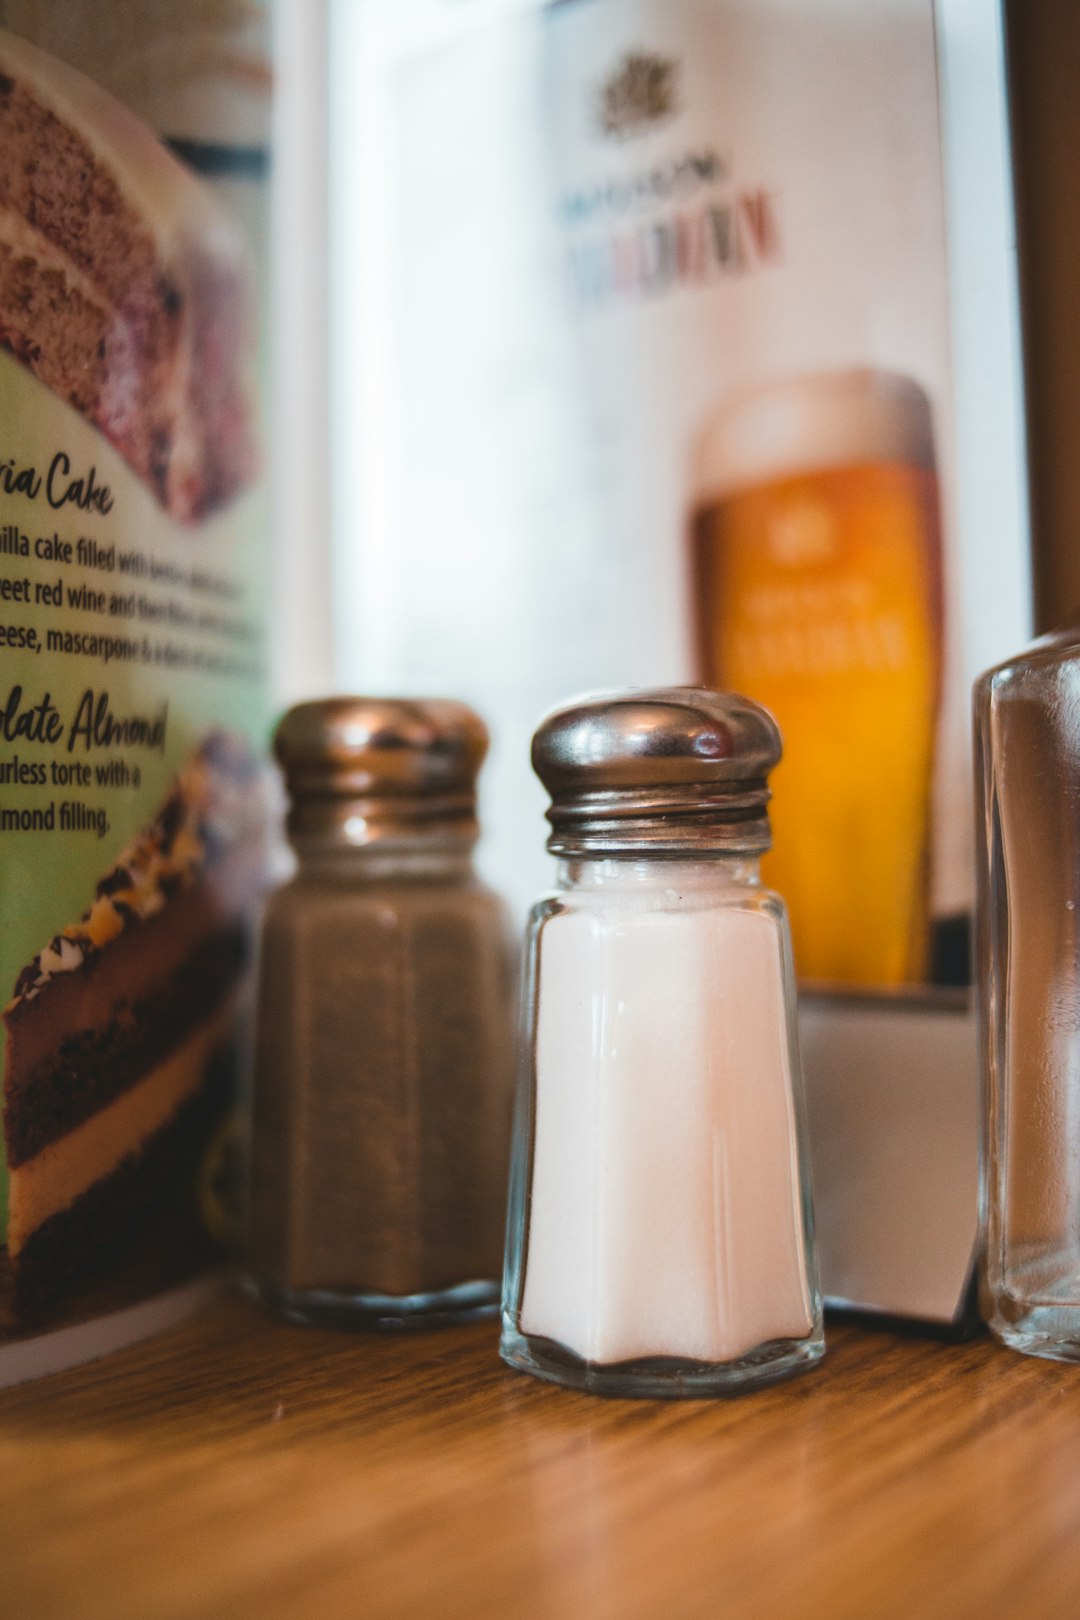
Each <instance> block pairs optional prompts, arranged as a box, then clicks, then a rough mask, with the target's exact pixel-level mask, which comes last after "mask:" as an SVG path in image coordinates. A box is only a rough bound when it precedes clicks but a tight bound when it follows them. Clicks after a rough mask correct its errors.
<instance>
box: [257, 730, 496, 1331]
mask: <svg viewBox="0 0 1080 1620" xmlns="http://www.w3.org/2000/svg"><path fill="white" fill-rule="evenodd" d="M348 701H349V700H338V703H337V707H336V710H334V711H333V712H332V713H331V714H330V715H329V717H327V716H325V715H324V716H322V717H317V716H312V715H311V714H310V712H309V713H308V714H306V715H305V716H303V717H302V719H301V721H300V722H295V721H294V722H293V724H292V726H291V727H290V724H289V718H288V717H287V718H286V722H284V723H283V726H282V728H280V729H279V734H278V754H279V757H280V758H282V760H283V763H284V764H285V767H286V772H287V775H288V778H289V785H290V791H291V793H292V795H293V810H292V814H291V817H290V837H291V839H292V843H293V846H294V848H295V850H296V854H297V857H298V868H297V871H296V875H295V876H294V877H293V879H292V881H291V882H289V883H287V884H286V885H285V886H284V887H283V888H281V889H279V890H278V891H277V892H276V893H275V894H274V895H273V896H272V897H271V899H270V902H269V905H268V908H267V913H266V917H265V920H264V924H263V930H262V938H261V944H260V960H259V996H258V1017H257V1028H256V1043H255V1086H254V1098H253V1107H252V1128H251V1150H250V1199H249V1218H248V1238H247V1263H248V1280H249V1286H250V1288H251V1289H252V1291H254V1292H255V1293H256V1294H257V1295H258V1296H259V1297H260V1298H261V1299H262V1300H263V1301H264V1302H266V1303H267V1304H269V1305H270V1306H271V1307H273V1308H274V1309H276V1310H278V1311H280V1312H282V1313H283V1314H285V1315H288V1316H291V1317H294V1318H301V1319H304V1320H318V1321H325V1322H332V1323H339V1324H342V1325H348V1324H350V1323H357V1324H360V1325H387V1326H401V1325H406V1324H408V1323H410V1322H414V1323H424V1322H428V1323H430V1322H433V1321H439V1322H443V1321H450V1320H462V1319H465V1318H468V1317H470V1316H473V1315H477V1314H486V1315H490V1314H492V1312H493V1311H494V1310H495V1309H496V1308H497V1302H498V1281H497V1279H498V1277H499V1274H500V1271H501V1263H502V1239H503V1226H504V1215H505V1207H506V1177H507V1170H508V1162H509V1134H510V1111H511V1075H512V1068H513V1058H512V1032H511V1024H512V1016H511V991H510V977H511V976H510V970H509V963H510V952H509V945H508V935H507V927H506V919H505V915H504V911H503V907H502V904H501V902H500V900H499V899H498V897H497V896H496V895H495V894H493V893H492V892H491V891H490V890H489V889H487V888H486V887H485V886H484V885H483V884H482V883H481V882H480V881H479V879H478V877H477V875H476V873H475V871H474V868H473V862H472V845H473V843H474V841H475V837H476V823H475V815H474V810H475V807H474V801H473V797H472V795H473V789H474V778H475V773H476V769H477V768H478V765H479V760H480V757H482V754H483V749H484V746H485V745H486V739H485V738H484V733H483V728H482V727H481V726H480V723H479V721H478V720H477V719H476V717H475V716H473V715H471V714H470V712H469V711H468V710H464V709H463V708H462V706H460V705H456V704H454V705H451V704H438V705H436V704H433V703H426V704H404V703H389V702H387V701H382V702H380V703H378V704H373V703H372V702H371V701H370V700H369V701H368V702H366V703H364V704H361V703H360V701H359V700H352V703H351V707H349V708H346V707H345V705H346V703H347V702H348ZM327 707H328V706H326V705H304V706H303V708H304V710H307V711H311V710H312V709H323V710H325V709H327ZM296 713H297V711H293V714H294V715H295V714H296ZM417 716H419V720H418V718H417ZM320 728H321V732H322V740H321V742H319V741H318V740H317V741H316V742H315V743H312V742H311V741H310V737H311V733H312V731H315V732H316V733H318V732H319V730H320ZM298 731H300V732H301V738H300V742H299V744H298V742H297V732H298ZM331 733H333V734H334V735H333V736H332V737H331V735H330V734H331ZM346 733H347V734H348V737H347V739H346ZM320 746H321V747H322V748H323V750H324V753H325V754H326V755H327V756H328V758H329V756H330V754H331V751H332V748H334V747H336V748H337V750H338V759H337V760H336V761H334V760H333V759H330V760H329V763H328V764H327V765H326V766H325V768H323V769H321V770H320V769H318V768H316V769H315V770H314V772H312V769H311V763H310V755H311V753H313V752H315V750H316V749H317V748H318V747H320ZM305 750H306V753H305ZM298 756H299V757H298ZM305 772H306V775H305ZM448 773H449V774H448ZM455 773H456V778H457V779H456V780H452V779H451V778H452V777H453V776H454V774H455ZM312 775H314V777H315V780H314V782H313V781H312V780H311V776H312ZM335 787H336V788H337V789H338V791H337V792H335V791H333V790H334V788H335Z"/></svg>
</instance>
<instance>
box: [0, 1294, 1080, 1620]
mask: <svg viewBox="0 0 1080 1620" xmlns="http://www.w3.org/2000/svg"><path fill="white" fill-rule="evenodd" d="M489 1615H491V1616H495V1615H499V1616H504V1615H505V1616H513V1617H520V1620H540V1617H543V1620H548V1617H555V1616H558V1617H560V1620H562V1617H567V1620H571V1617H573V1620H577V1617H579V1616H589V1617H593V1616H596V1617H600V1620H607V1617H615V1616H617V1617H619V1620H638V1617H641V1620H646V1617H647V1620H683V1617H698V1616H700V1617H702V1620H717V1617H723V1620H741V1617H743V1616H763V1617H768V1620H783V1617H785V1616H800V1617H805V1616H819V1615H820V1616H829V1617H830V1620H837V1617H839V1620H843V1617H847V1616H852V1617H855V1616H858V1617H859V1620H887V1617H891V1616H897V1617H901V1616H902V1617H903V1620H920V1617H923V1616H950V1617H952V1616H966V1615H972V1616H975V1615H979V1616H984V1617H985V1616H987V1615H1001V1616H1008V1617H1009V1620H1015V1617H1024V1616H1042V1615H1046V1616H1050V1615H1053V1616H1059V1617H1070V1616H1073V1615H1080V1367H1075V1368H1074V1367H1065V1366H1056V1365H1052V1364H1050V1363H1040V1362H1036V1361H1033V1360H1030V1359H1027V1358H1025V1357H1021V1356H1017V1355H1012V1354H1009V1353H1007V1352H1006V1351H1004V1350H1000V1349H998V1348H996V1347H995V1346H994V1345H993V1344H992V1343H991V1342H990V1341H989V1340H987V1339H981V1340H978V1341H976V1342H974V1343H972V1344H968V1345H962V1346H957V1345H945V1344H938V1343H934V1342H931V1341H927V1340H919V1339H910V1338H901V1337H897V1336H893V1335H890V1334H886V1333H879V1332H869V1331H866V1330H864V1329H862V1328H856V1327H852V1326H843V1327H833V1329H832V1330H831V1333H830V1339H829V1353H828V1355H827V1356H826V1359H825V1362H824V1364H823V1366H822V1367H821V1368H820V1369H819V1370H818V1371H816V1372H814V1373H811V1374H809V1375H807V1376H806V1377H804V1378H801V1379H798V1380H796V1381H794V1382H792V1383H789V1384H786V1385H778V1386H776V1387H774V1388H772V1389H769V1390H765V1391H763V1392H761V1393H759V1394H757V1395H751V1396H744V1397H742V1398H739V1399H736V1400H732V1401H714V1402H706V1401H694V1402H669V1403H659V1402H636V1401H635V1402H630V1401H625V1402H623V1401H620V1402H610V1401H602V1400H596V1399H590V1398H589V1397H587V1396H582V1395H575V1394H571V1393H569V1392H566V1391H563V1390H558V1389H552V1388H550V1387H548V1386H546V1385H542V1384H539V1383H537V1382H535V1381H533V1380H532V1379H528V1378H524V1377H522V1376H520V1375H519V1374H514V1373H511V1372H509V1371H508V1370H506V1369H505V1368H503V1367H502V1366H501V1364H500V1363H499V1361H498V1360H497V1359H496V1355H495V1333H494V1327H493V1326H492V1325H486V1326H483V1327H474V1328H460V1329H454V1330H451V1331H446V1332H442V1333H430V1334H426V1335H423V1336H421V1335H415V1336H409V1337H398V1338H392V1339H391V1338H376V1337H371V1336H367V1335H364V1336H356V1337H351V1336H339V1335H335V1334H332V1333H328V1332H321V1331H315V1330H313V1329H302V1328H290V1327H285V1326H282V1325H279V1324H277V1323H274V1322H271V1321H270V1320H268V1319H266V1318H264V1317H263V1316H262V1315H260V1314H259V1313H258V1312H257V1311H256V1310H255V1308H254V1307H252V1306H249V1305H247V1304H246V1303H243V1302H241V1301H238V1300H228V1301H223V1302H221V1303H220V1304H217V1305H214V1306H212V1307H211V1308H209V1309H208V1310H206V1311H205V1312H204V1313H203V1314H202V1315H201V1316H200V1317H198V1318H196V1319H195V1320H193V1321H192V1322H190V1323H189V1324H187V1325H186V1326H185V1327H183V1328H181V1329H179V1330H177V1331H174V1332H173V1333H172V1334H170V1335H168V1336H167V1337H164V1338H161V1339H158V1340H156V1341H154V1342H152V1343H150V1344H147V1345H143V1346H141V1347H139V1348H136V1349H134V1350H129V1351H125V1352H123V1353H122V1354H120V1355H117V1356H115V1357H114V1358H113V1359H111V1360H107V1361H102V1362H98V1363H95V1364H93V1365H91V1366H88V1367H85V1368H82V1369H78V1370H76V1371H73V1372H69V1373H64V1374H61V1375H59V1376H57V1377H54V1378H51V1379H46V1380H43V1381H42V1382H40V1383H38V1384H33V1385H24V1386H22V1387H21V1388H18V1389H14V1390H9V1391H7V1392H6V1393H4V1394H2V1395H0V1616H2V1617H3V1620H178V1617H183V1620H189V1617H191V1620H218V1617H221V1620H294V1617H301V1616H302V1617H304V1620H307V1617H309V1616H310V1617H317V1620H339V1617H341V1620H345V1617H348V1620H358V1617H359V1620H382V1617H388V1616H395V1617H396V1616H410V1617H418V1616H423V1617H428V1616H431V1617H436V1620H444V1617H445V1620H451V1617H456V1616H463V1617H464V1616H469V1617H475V1616H481V1617H486V1616H489Z"/></svg>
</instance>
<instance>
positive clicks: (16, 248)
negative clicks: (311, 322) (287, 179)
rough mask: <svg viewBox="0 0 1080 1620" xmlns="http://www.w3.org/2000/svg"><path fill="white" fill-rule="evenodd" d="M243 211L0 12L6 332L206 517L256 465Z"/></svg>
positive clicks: (27, 359) (183, 510)
mask: <svg viewBox="0 0 1080 1620" xmlns="http://www.w3.org/2000/svg"><path fill="white" fill-rule="evenodd" d="M252 301H253V294H252V292H251V277H250V273H249V268H248V263H247V258H246V252H245V248H244V244H243V242H242V239H241V236H240V233H239V230H238V228H237V227H236V226H235V225H234V224H233V223H232V221H231V220H230V219H229V218H228V217H227V216H226V215H225V213H224V212H223V211H222V210H221V208H220V207H219V206H218V204H217V202H216V201H215V199H214V197H213V196H212V195H211V193H210V190H209V188H208V187H207V186H206V185H205V184H204V183H203V182H202V181H200V180H199V179H198V178H197V177H196V176H195V175H194V174H193V173H192V172H191V171H190V170H189V169H187V168H186V167H185V165H184V164H183V163H181V162H180V161H179V160H178V159H177V158H175V157H174V156H173V155H172V153H170V152H169V151H168V150H167V148H166V147H165V146H164V145H163V144H162V142H161V141H160V140H159V139H158V138H157V136H156V135H155V134H154V132H153V130H151V129H150V128H149V127H148V126H147V125H145V124H143V123H142V122H141V121H140V120H139V119H138V118H136V117H135V116H134V115H133V114H132V113H131V112H129V111H128V109H127V108H126V107H123V106H122V105H121V104H120V103H119V102H118V101H116V100H114V99H113V97H112V96H110V95H108V94H107V93H106V92H105V91H104V90H102V89H101V88H100V87H99V86H98V85H96V84H94V83H93V82H92V81H91V80H90V79H88V78H86V77H84V76H83V74H81V73H79V72H78V71H77V70H76V69H74V68H72V67H70V66H69V65H68V64H67V63H65V62H61V61H59V60H58V59H57V58H56V57H54V56H51V55H49V54H48V53H46V52H44V51H40V50H38V49H37V48H36V47H35V46H33V45H31V44H29V43H28V42H27V41H26V40H24V39H21V38H19V37H18V36H16V35H15V34H12V33H10V32H9V31H8V30H6V29H2V28H0V348H3V349H6V350H8V351H9V352H10V353H11V354H12V355H13V356H14V357H15V359H16V360H18V361H19V362H21V364H22V365H24V366H26V367H27V368H28V369H29V370H30V371H31V372H32V373H33V374H34V376H36V377H37V378H39V380H40V381H41V382H42V383H43V384H44V385H45V386H46V387H47V388H49V389H50V390H51V391H52V392H53V393H54V394H56V395H58V396H59V397H60V398H61V399H63V400H65V401H66V402H67V404H69V405H70V406H71V407H72V408H73V409H74V410H76V411H78V412H79V413H80V414H81V415H82V416H83V417H85V419H86V420H87V421H88V422H90V423H91V424H92V425H93V426H94V427H95V428H96V429H97V430H98V431H99V432H100V433H102V434H103V435H104V436H105V438H106V439H107V440H108V441H109V442H110V444H112V446H113V447H114V449H115V450H116V451H117V452H118V453H119V454H120V455H121V456H122V457H123V459H124V460H125V461H126V462H127V463H128V465H129V466H130V467H131V468H132V469H133V470H134V472H135V473H136V474H137V475H138V476H139V478H140V479H142V480H143V482H144V483H145V484H146V485H147V486H148V487H149V488H150V490H151V491H152V492H153V494H154V496H155V497H156V499H157V501H158V503H159V505H160V506H161V507H162V508H163V509H164V510H165V511H166V512H168V513H169V514H170V515H171V516H172V517H174V518H176V519H177V520H178V521H179V522H181V523H183V524H193V523H197V522H201V521H203V520H205V519H207V518H209V517H210V516H212V515H213V514H214V513H215V512H216V511H218V510H220V509H221V508H223V507H225V506H226V505H228V504H229V503H230V502H231V501H232V500H233V499H234V498H235V497H236V496H237V495H238V494H239V493H240V492H241V491H242V490H243V489H245V488H246V487H247V486H248V484H249V483H250V482H251V481H252V479H253V477H254V474H255V471H256V452H255V447H254V429H253V416H252V404H251V400H252V392H251V377H252V367H253V362H252V340H253V324H254V311H253V308H252Z"/></svg>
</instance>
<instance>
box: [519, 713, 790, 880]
mask: <svg viewBox="0 0 1080 1620" xmlns="http://www.w3.org/2000/svg"><path fill="white" fill-rule="evenodd" d="M780 754H781V741H780V731H779V728H778V727H777V724H776V721H775V720H774V719H773V717H772V715H771V714H769V712H768V710H766V709H763V708H762V707H761V706H760V704H757V703H752V702H751V701H750V699H749V698H744V697H739V696H738V695H737V694H736V693H734V692H714V691H710V690H709V689H708V688H706V687H700V686H669V687H659V688H653V689H643V690H629V691H625V692H613V693H605V694H600V695H598V696H596V697H589V698H584V699H581V700H580V701H578V702H576V703H572V704H569V705H568V706H567V707H566V708H562V709H556V710H555V712H554V713H553V714H550V715H548V717H547V719H546V720H544V721H543V723H542V724H541V726H540V728H539V730H538V731H537V733H536V735H535V736H534V738H533V746H532V762H533V769H534V770H535V771H536V774H537V776H539V778H540V780H541V782H543V784H544V786H545V787H546V788H547V790H548V792H549V793H550V794H551V808H550V809H549V811H548V820H549V821H550V823H551V828H552V831H551V836H550V837H549V839H548V848H549V849H550V850H551V851H552V853H553V854H556V855H587V854H597V855H605V854H607V855H623V854H627V855H628V854H633V853H635V852H640V853H642V854H677V853H678V854H683V853H695V852H697V853H708V852H710V851H723V852H728V853H733V854H737V853H744V854H759V853H761V852H762V851H763V850H766V849H768V847H769V843H770V832H769V818H768V814H767V810H766V806H767V804H768V801H769V789H768V786H767V781H766V779H767V777H768V773H769V772H770V771H771V770H772V768H773V767H774V766H775V765H776V764H778V763H779V760H780Z"/></svg>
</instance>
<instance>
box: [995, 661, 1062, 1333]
mask: <svg viewBox="0 0 1080 1620" xmlns="http://www.w3.org/2000/svg"><path fill="white" fill-rule="evenodd" d="M975 732H976V753H977V759H978V770H979V783H980V815H979V818H978V820H979V832H980V843H981V859H980V886H979V912H978V949H979V968H980V971H979V993H980V1026H981V1035H982V1069H983V1081H984V1108H983V1143H982V1147H983V1152H982V1225H983V1256H984V1284H985V1294H986V1300H985V1309H986V1314H987V1317H988V1320H989V1323H990V1326H991V1328H992V1330H993V1332H994V1333H995V1334H996V1336H997V1337H998V1338H999V1339H1000V1340H1001V1341H1002V1343H1003V1344H1007V1345H1010V1346H1011V1347H1012V1348H1013V1349H1014V1350H1023V1351H1026V1352H1027V1353H1028V1354H1030V1355H1039V1356H1048V1357H1051V1358H1052V1359H1054V1360H1061V1361H1080V814H1078V811H1080V635H1078V633H1077V632H1076V631H1070V632H1065V633H1062V634H1058V635H1054V636H1047V637H1045V638H1044V639H1043V640H1041V641H1039V642H1036V643H1035V644H1034V646H1033V647H1031V648H1030V649H1029V650H1028V651H1027V652H1025V653H1023V654H1021V655H1020V656H1019V657H1018V658H1015V659H1013V660H1011V661H1010V662H1009V663H1006V664H1002V665H1001V666H1000V667H998V668H996V669H993V670H990V671H989V672H988V673H987V674H986V675H984V676H982V677H981V678H980V680H979V681H978V682H977V684H976V687H975Z"/></svg>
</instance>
